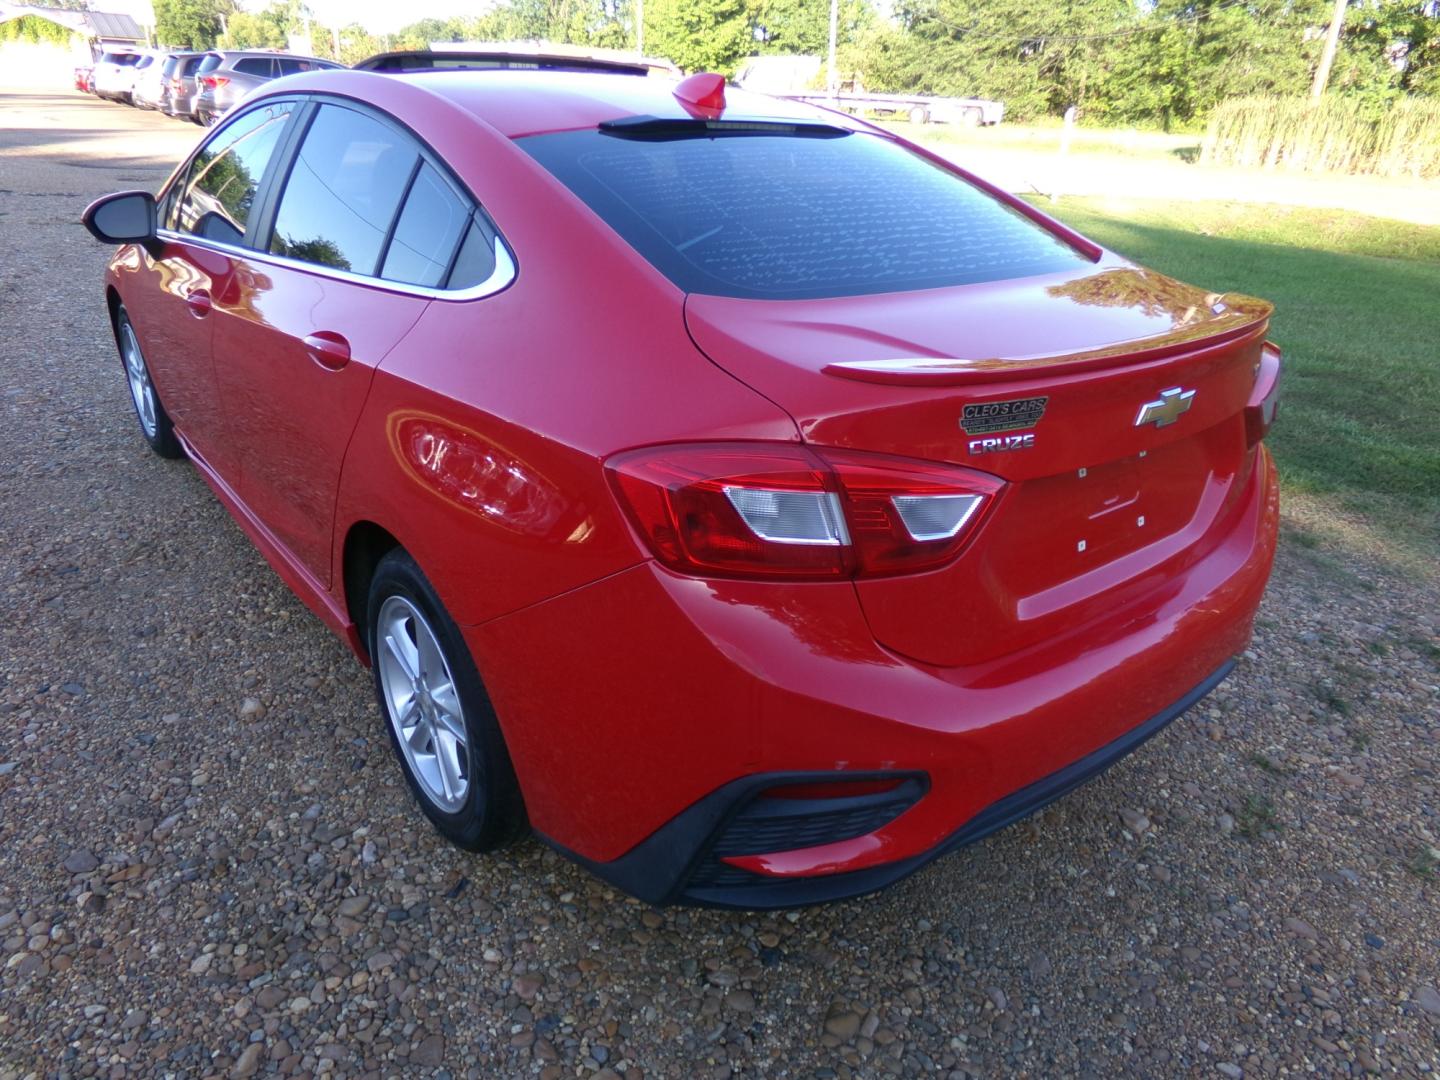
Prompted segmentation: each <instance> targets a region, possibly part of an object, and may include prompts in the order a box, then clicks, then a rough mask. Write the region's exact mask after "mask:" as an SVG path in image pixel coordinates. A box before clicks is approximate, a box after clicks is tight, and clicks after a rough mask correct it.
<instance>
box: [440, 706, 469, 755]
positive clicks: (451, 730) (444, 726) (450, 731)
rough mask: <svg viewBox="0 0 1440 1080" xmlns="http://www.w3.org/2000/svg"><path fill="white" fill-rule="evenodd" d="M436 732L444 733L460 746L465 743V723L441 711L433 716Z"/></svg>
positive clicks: (451, 714)
mask: <svg viewBox="0 0 1440 1080" xmlns="http://www.w3.org/2000/svg"><path fill="white" fill-rule="evenodd" d="M435 723H436V727H437V730H442V731H444V732H445V733H446V734H447V735H449V736H450V738H452V739H454V740H455V741H456V742H457V743H459V744H460V745H461V746H464V745H465V743H466V736H465V721H463V720H461V719H460V717H458V716H456V715H454V714H453V713H450V712H446V711H444V710H441V711H439V712H437V713H436V714H435Z"/></svg>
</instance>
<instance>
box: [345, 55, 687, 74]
mask: <svg viewBox="0 0 1440 1080" xmlns="http://www.w3.org/2000/svg"><path fill="white" fill-rule="evenodd" d="M477 68H479V69H491V70H493V69H497V68H500V69H504V68H519V69H521V70H528V71H534V70H537V69H538V70H541V71H586V72H592V73H599V74H607V75H650V74H667V75H668V74H670V73H671V71H670V70H669V69H668V68H667V67H663V66H659V65H657V64H656V63H655V62H654V61H650V60H646V59H644V58H641V57H637V58H635V59H633V60H628V59H623V58H620V57H613V58H612V57H608V56H585V55H568V54H566V53H563V52H549V51H545V50H535V51H531V50H528V49H514V50H511V49H405V50H399V51H396V52H384V53H376V54H375V55H374V56H371V57H367V58H366V59H364V60H361V61H360V62H359V63H358V64H356V65H355V70H356V71H378V72H381V73H385V72H391V73H394V72H405V71H463V70H475V69H477Z"/></svg>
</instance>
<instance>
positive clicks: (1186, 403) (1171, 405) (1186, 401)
mask: <svg viewBox="0 0 1440 1080" xmlns="http://www.w3.org/2000/svg"><path fill="white" fill-rule="evenodd" d="M1194 400H1195V391H1194V390H1181V389H1180V387H1178V386H1172V387H1171V388H1170V389H1169V390H1161V391H1160V396H1159V397H1158V398H1157V399H1156V400H1154V401H1147V402H1146V403H1145V404H1144V405H1141V406H1140V415H1138V416H1137V417H1135V426H1136V427H1141V426H1142V425H1144V424H1154V425H1155V426H1156V427H1157V428H1158V427H1165V425H1167V424H1173V423H1174V422H1175V421H1176V420H1179V419H1180V417H1181V415H1182V414H1184V413H1187V412H1189V411H1190V403H1191V402H1192V401H1194Z"/></svg>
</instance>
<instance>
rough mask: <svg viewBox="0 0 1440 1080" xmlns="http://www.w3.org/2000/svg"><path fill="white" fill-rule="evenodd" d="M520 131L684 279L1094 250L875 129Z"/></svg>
mask: <svg viewBox="0 0 1440 1080" xmlns="http://www.w3.org/2000/svg"><path fill="white" fill-rule="evenodd" d="M517 142H518V145H520V146H521V147H522V148H523V149H525V150H526V151H527V152H528V153H529V154H530V155H531V156H532V157H533V158H535V160H536V161H538V162H539V163H540V164H541V165H543V166H544V167H545V168H546V169H548V170H549V171H550V172H551V173H553V174H554V175H555V176H556V177H557V178H558V179H559V180H560V181H561V182H562V183H564V184H565V185H566V186H567V187H568V188H569V189H570V190H571V191H573V192H574V193H575V194H576V195H577V196H578V197H579V198H580V199H581V200H583V201H584V202H585V203H586V204H587V205H588V206H589V207H590V208H591V209H592V210H594V211H595V213H597V214H598V215H599V216H600V217H601V218H603V219H604V220H605V221H606V223H608V224H609V225H610V226H611V227H612V228H613V229H614V230H615V231H616V232H618V233H619V234H620V235H621V236H622V237H624V239H625V240H626V241H627V242H629V243H630V244H631V246H633V247H634V248H635V249H636V250H637V251H639V252H640V254H642V255H643V256H645V258H646V259H648V260H649V261H650V262H651V263H652V264H653V265H654V266H655V267H656V268H657V269H659V270H660V271H661V272H662V273H664V274H665V275H666V276H667V277H668V278H670V280H671V281H673V282H674V283H675V284H676V285H677V286H679V287H680V288H681V289H684V290H685V291H686V292H697V293H708V294H711V295H719V296H735V297H753V298H763V299H781V300H783V299H799V298H808V297H826V296H855V295H860V294H865V293H881V292H900V291H907V290H912V289H929V288H939V287H943V286H950V285H965V284H971V283H974V282H982V281H997V280H1001V279H1005V278H1015V277H1025V276H1028V275H1032V274H1044V273H1051V272H1055V271H1060V270H1065V269H1069V268H1072V267H1075V266H1078V265H1085V264H1087V263H1088V260H1086V259H1085V258H1084V257H1083V256H1082V255H1080V254H1079V253H1078V252H1077V251H1075V250H1074V249H1073V248H1071V247H1069V246H1068V245H1067V244H1065V243H1063V242H1062V241H1061V240H1060V239H1059V238H1057V237H1056V236H1055V235H1053V234H1052V233H1050V232H1049V231H1047V230H1046V229H1044V228H1042V227H1041V226H1039V225H1037V224H1036V223H1035V222H1033V221H1031V220H1029V219H1028V218H1026V217H1025V216H1024V215H1022V214H1020V213H1019V212H1018V211H1016V210H1014V209H1012V208H1011V207H1009V206H1006V205H1005V204H1004V203H1002V202H1000V201H998V200H996V199H995V198H993V197H992V196H990V195H988V194H987V193H985V192H983V191H981V190H980V189H978V188H976V187H975V186H974V185H972V184H970V183H968V182H967V181H965V180H964V179H962V178H961V177H959V176H957V175H956V174H954V173H952V172H950V171H949V170H948V169H945V168H942V167H940V166H938V165H936V164H934V163H932V162H930V161H928V160H927V159H925V158H923V157H920V156H919V155H917V154H914V153H912V152H910V151H908V150H906V149H904V148H903V147H902V146H900V145H899V144H897V143H894V142H892V141H891V140H889V139H886V138H883V137H879V136H874V135H868V134H860V133H854V134H839V133H836V134H833V135H831V136H829V137H816V136H813V135H812V136H808V137H807V136H797V135H795V134H793V133H789V132H787V133H783V134H782V133H777V134H769V133H761V132H757V131H753V130H752V131H749V132H746V133H744V134H743V135H722V136H701V137H679V138H635V137H625V136H623V135H617V134H612V133H609V132H606V131H597V130H586V131H567V132H559V133H555V134H548V135H532V136H529V137H527V138H522V139H519V140H517Z"/></svg>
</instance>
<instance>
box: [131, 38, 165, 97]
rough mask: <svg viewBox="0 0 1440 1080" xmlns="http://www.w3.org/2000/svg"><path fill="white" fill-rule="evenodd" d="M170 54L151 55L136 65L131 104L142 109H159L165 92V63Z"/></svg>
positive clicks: (158, 53)
mask: <svg viewBox="0 0 1440 1080" xmlns="http://www.w3.org/2000/svg"><path fill="white" fill-rule="evenodd" d="M170 56H171V54H170V53H168V52H157V53H150V54H147V55H146V56H143V57H141V62H140V63H137V64H136V65H135V85H134V88H133V89H132V90H131V91H130V104H132V105H137V106H139V107H140V108H142V109H158V108H159V107H160V99H161V96H162V95H163V93H164V91H165V61H166V60H168V59H169V58H170Z"/></svg>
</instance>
